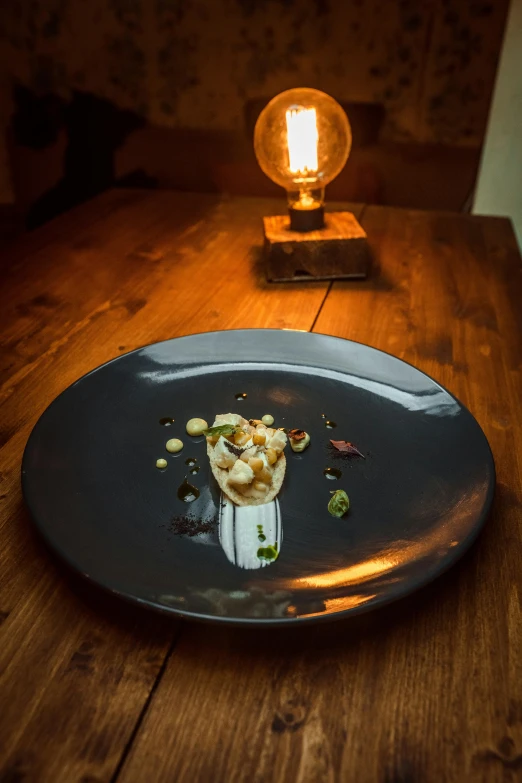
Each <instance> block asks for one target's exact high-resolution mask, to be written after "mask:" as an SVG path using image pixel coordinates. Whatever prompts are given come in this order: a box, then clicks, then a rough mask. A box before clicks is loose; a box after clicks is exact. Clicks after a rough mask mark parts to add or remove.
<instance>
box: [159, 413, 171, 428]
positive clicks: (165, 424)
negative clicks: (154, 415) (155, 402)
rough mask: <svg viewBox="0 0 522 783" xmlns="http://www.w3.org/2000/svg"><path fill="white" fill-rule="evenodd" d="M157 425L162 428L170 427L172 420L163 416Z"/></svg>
mask: <svg viewBox="0 0 522 783" xmlns="http://www.w3.org/2000/svg"><path fill="white" fill-rule="evenodd" d="M159 423H160V424H161V426H162V427H170V425H171V424H174V419H171V418H170V416H165V417H164V418H163V419H160V420H159Z"/></svg>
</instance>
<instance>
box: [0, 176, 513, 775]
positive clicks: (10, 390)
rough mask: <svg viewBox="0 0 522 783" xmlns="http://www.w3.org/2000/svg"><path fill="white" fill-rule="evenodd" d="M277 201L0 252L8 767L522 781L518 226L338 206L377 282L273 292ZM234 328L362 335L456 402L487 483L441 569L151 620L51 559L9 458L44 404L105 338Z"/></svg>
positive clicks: (147, 209)
mask: <svg viewBox="0 0 522 783" xmlns="http://www.w3.org/2000/svg"><path fill="white" fill-rule="evenodd" d="M344 206H345V207H346V205H344ZM282 207H283V201H282V200H281V202H278V203H276V204H274V203H272V202H270V201H263V200H256V199H233V200H227V199H225V198H221V199H220V198H218V197H213V196H204V195H195V194H184V193H169V192H146V191H124V190H118V191H113V192H110V193H106V194H105V195H103V196H101V197H100V198H98V199H96V200H94V201H92V202H90V203H88V204H86V205H84V206H81V207H79V208H77V209H75V210H73V211H72V212H70V213H69V214H67V215H65V216H63V217H61V218H59V219H58V220H56V221H54V222H52V223H50V224H48V225H46V226H44V227H43V228H41V229H39V230H38V231H36V232H34V233H32V234H29V235H27V236H25V237H24V238H23V239H21V240H20V241H19V242H18V244H17V245H16V246H15V247H14V248H13V249H12V251H11V252H10V254H9V259H8V260H7V266H6V275H5V279H4V281H3V283H2V308H1V312H0V319H1V334H2V342H3V355H2V363H1V378H0V383H1V386H0V406H1V407H0V410H1V414H0V427H1V433H0V435H1V461H0V469H1V474H0V511H1V517H0V520H1V522H0V524H1V528H0V529H1V542H0V547H1V548H0V623H1V625H0V677H1V680H0V780H1V781H10V782H11V783H14V781H16V782H17V783H21V782H22V781H23V783H26V782H27V781H31V783H32V781H46V782H47V781H49V783H61V781H65V783H72V782H76V781H78V783H80V781H81V783H99V782H101V781H118V783H131V782H132V783H134V782H136V783H137V782H138V781H151V782H153V783H156V782H157V781H165V783H173V782H174V781H183V782H185V781H186V783H194V782H195V781H204V782H205V783H206V782H207V781H208V782H209V783H214V782H216V781H217V782H221V781H223V782H226V783H228V782H229V781H234V783H235V782H236V781H249V783H250V782H251V783H262V782H264V781H266V783H273V782H274V781H275V782H278V781H289V782H291V783H293V782H294V781H299V783H308V782H309V781H310V782H312V783H316V782H318V781H329V782H332V783H333V782H334V781H349V782H351V781H356V782H357V783H366V781H368V783H370V782H371V783H374V782H375V783H392V782H396V783H399V781H401V782H402V783H407V782H408V783H410V782H411V783H417V782H418V781H421V782H424V781H428V782H431V781H434V782H436V783H445V782H447V781H458V782H459V783H460V782H461V781H487V782H488V783H489V782H490V781H499V783H500V781H503V782H505V781H511V780H512V781H515V780H521V779H522V608H521V600H522V545H521V541H522V529H521V524H522V514H521V499H522V494H521V475H522V404H521V402H522V384H521V372H522V367H521V357H522V268H521V265H520V257H519V254H518V250H517V247H516V244H515V240H514V236H513V232H512V230H511V227H510V224H509V222H508V221H507V220H504V219H498V218H480V217H470V216H463V215H456V214H449V213H448V214H443V213H435V212H432V213H426V212H416V211H403V210H398V209H390V208H387V207H366V208H365V207H362V206H360V205H359V206H354V205H352V208H353V209H354V211H355V212H356V214H358V215H359V216H360V218H361V223H362V225H363V227H364V228H365V230H366V231H367V233H368V236H369V237H370V241H371V244H372V246H373V250H374V253H375V256H376V258H377V259H378V261H377V263H376V266H375V269H374V273H373V276H372V277H371V279H368V280H367V281H365V282H353V283H336V284H334V285H332V286H330V285H328V284H327V283H308V284H290V285H286V286H285V285H273V286H270V285H268V284H266V283H265V281H264V276H263V267H262V263H261V256H260V245H261V236H262V230H261V216H262V215H263V214H270V213H271V212H273V210H275V209H277V210H279V211H280V210H281V208H282ZM348 208H350V207H349V206H348ZM210 293H212V296H209V294H210ZM205 301H207V302H208V305H205V306H202V303H203V302H205ZM236 327H277V328H281V329H302V330H313V331H317V332H324V333H327V334H332V335H337V336H339V337H348V338H352V339H354V340H358V341H361V342H365V343H368V344H370V345H373V346H376V347H378V348H382V349H384V350H386V351H390V352H391V353H393V354H395V355H397V356H400V357H402V358H404V359H407V360H408V361H410V362H412V363H413V364H415V365H416V366H417V367H419V368H421V369H422V370H425V371H426V372H428V373H429V374H431V375H432V376H433V377H435V378H436V379H437V380H438V381H440V382H441V383H442V384H444V385H445V386H447V387H448V388H449V389H450V390H451V391H452V392H454V393H455V394H456V395H457V396H458V397H459V398H460V399H461V400H462V401H463V402H464V403H465V404H466V405H467V406H468V407H469V408H470V410H471V411H472V412H473V413H474V414H475V416H476V417H477V419H478V421H479V422H480V424H481V425H482V427H483V428H484V430H485V432H486V434H487V437H488V439H489V441H490V443H491V446H492V448H493V452H494V455H495V460H496V465H497V470H498V488H497V495H496V499H495V502H494V510H493V514H492V516H491V519H490V521H489V523H488V524H487V525H486V527H485V530H484V532H483V533H482V535H481V536H480V539H479V541H478V543H477V544H476V545H475V546H474V547H473V548H472V550H471V551H470V552H469V553H468V554H467V555H466V556H465V557H464V558H463V559H462V560H461V561H460V562H459V563H458V564H457V566H456V567H454V568H453V569H452V570H451V571H450V572H448V573H447V574H446V575H444V576H443V577H441V578H439V579H438V580H437V581H436V582H435V583H433V584H432V585H430V586H428V587H426V588H424V589H423V590H421V591H420V592H418V593H417V594H415V595H414V596H411V597H410V598H408V599H405V600H403V601H401V602H399V603H396V604H394V605H392V606H390V607H388V608H385V609H381V610H379V611H376V612H373V613H370V614H367V615H362V616H360V617H356V618H354V619H353V620H350V621H345V622H340V623H333V624H330V625H320V626H317V627H314V626H310V627H303V628H295V629H292V628H290V629H281V630H276V631H274V630H272V631H270V632H266V631H265V632H263V631H261V630H258V631H256V630H244V629H234V628H225V627H212V626H208V627H206V626H203V625H198V624H192V623H188V622H182V621H176V620H171V619H169V618H165V617H161V616H156V615H154V614H148V613H146V612H144V611H143V612H142V611H140V610H137V609H135V608H133V607H132V606H128V605H126V604H124V603H120V602H119V601H118V600H116V599H112V598H111V597H108V596H107V595H106V594H103V593H101V592H100V593H99V592H98V591H97V590H96V588H92V587H91V586H89V585H86V584H84V583H83V582H82V581H81V580H80V579H79V578H78V577H75V576H74V575H72V574H69V573H68V572H67V570H66V569H65V568H64V567H63V566H61V565H60V563H58V562H56V560H55V559H54V558H53V557H51V556H50V554H49V553H48V551H47V550H46V549H45V548H44V546H43V544H42V543H41V542H40V540H39V538H38V537H37V535H36V533H35V532H34V531H33V528H32V526H31V524H30V520H29V517H28V513H27V511H26V510H25V508H24V505H23V502H22V496H21V492H20V460H21V456H22V450H23V448H24V445H25V443H26V440H27V437H28V435H29V432H30V429H31V427H32V426H33V424H34V423H35V421H36V420H37V418H38V417H39V415H40V414H41V413H42V411H43V410H44V408H45V407H46V406H47V405H48V404H49V403H50V402H51V400H52V399H53V398H54V397H55V396H56V395H57V394H58V393H59V392H61V391H62V389H64V388H65V387H66V386H67V385H68V384H70V383H71V382H73V381H74V380H75V379H77V378H78V377H79V376H80V375H82V374H83V373H85V372H87V371H88V370H91V369H92V368H93V367H95V366H96V365H98V364H100V363H102V362H105V361H106V360H107V359H110V358H111V357H113V356H116V355H118V353H122V352H123V351H128V350H131V349H133V348H136V347H138V346H140V345H142V344H144V343H149V342H153V341H156V340H162V339H165V338H168V337H174V336H177V335H184V334H189V333H191V332H198V331H207V330H212V329H233V328H236Z"/></svg>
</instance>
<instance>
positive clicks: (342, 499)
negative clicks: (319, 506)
mask: <svg viewBox="0 0 522 783" xmlns="http://www.w3.org/2000/svg"><path fill="white" fill-rule="evenodd" d="M331 495H332V497H331V498H330V502H329V503H328V511H329V512H330V514H331V515H332V516H333V517H342V516H344V515H345V514H346V512H347V511H348V509H349V508H350V501H349V499H348V495H347V494H346V492H345V491H344V489H336V490H335V491H332V492H331Z"/></svg>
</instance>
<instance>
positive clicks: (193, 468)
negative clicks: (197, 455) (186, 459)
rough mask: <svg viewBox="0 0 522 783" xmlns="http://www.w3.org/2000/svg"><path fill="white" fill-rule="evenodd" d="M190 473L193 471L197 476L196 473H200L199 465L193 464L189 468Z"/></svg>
mask: <svg viewBox="0 0 522 783" xmlns="http://www.w3.org/2000/svg"><path fill="white" fill-rule="evenodd" d="M189 473H191V474H192V475H193V476H195V475H196V473H199V465H193V466H192V467H191V469H190V470H189Z"/></svg>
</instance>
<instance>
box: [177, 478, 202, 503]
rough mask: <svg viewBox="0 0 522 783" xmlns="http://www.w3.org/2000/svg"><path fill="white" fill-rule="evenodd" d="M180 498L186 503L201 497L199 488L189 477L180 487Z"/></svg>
mask: <svg viewBox="0 0 522 783" xmlns="http://www.w3.org/2000/svg"><path fill="white" fill-rule="evenodd" d="M178 498H179V499H180V500H183V502H184V503H193V501H194V500H197V498H199V489H198V488H197V487H194V486H192V484H189V483H188V481H187V479H185V480H184V482H183V484H180V486H179V488H178Z"/></svg>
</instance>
